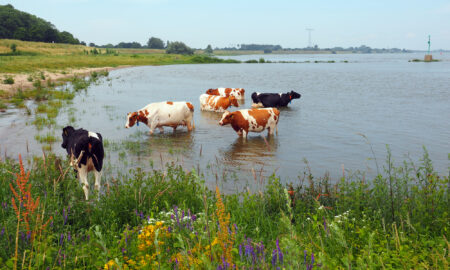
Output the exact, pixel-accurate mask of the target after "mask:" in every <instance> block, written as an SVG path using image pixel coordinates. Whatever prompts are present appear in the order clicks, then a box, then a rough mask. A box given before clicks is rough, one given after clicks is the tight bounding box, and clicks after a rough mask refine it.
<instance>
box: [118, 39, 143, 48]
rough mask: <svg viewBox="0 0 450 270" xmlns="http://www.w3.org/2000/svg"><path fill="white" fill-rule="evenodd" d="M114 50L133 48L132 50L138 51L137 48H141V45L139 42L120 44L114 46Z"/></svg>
mask: <svg viewBox="0 0 450 270" xmlns="http://www.w3.org/2000/svg"><path fill="white" fill-rule="evenodd" d="M114 47H116V48H127V49H130V48H133V49H138V48H142V45H141V44H140V43H139V42H136V41H135V42H120V43H119V44H117V45H116V46H114Z"/></svg>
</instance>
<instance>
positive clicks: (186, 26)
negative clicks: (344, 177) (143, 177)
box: [0, 0, 450, 50]
mask: <svg viewBox="0 0 450 270" xmlns="http://www.w3.org/2000/svg"><path fill="white" fill-rule="evenodd" d="M0 3H1V4H3V5H4V4H12V5H13V6H14V7H15V8H16V9H19V10H22V11H25V12H28V13H31V14H34V15H36V16H38V17H41V18H43V19H45V20H47V21H50V22H52V23H53V24H54V25H55V26H56V27H57V28H58V30H60V31H68V32H70V33H72V34H73V35H74V36H75V37H76V38H78V39H80V40H82V41H85V42H86V43H90V42H94V43H96V44H98V45H103V44H107V43H112V44H117V43H119V42H121V41H125V42H131V41H137V42H140V43H141V44H145V43H146V42H147V41H148V39H149V37H150V36H156V37H159V38H161V39H162V40H164V41H167V40H170V41H183V42H185V43H186V44H187V45H189V46H191V47H194V48H204V47H206V46H207V45H208V44H211V45H212V46H213V47H216V46H217V47H225V46H235V45H236V44H242V43H246V44H248V43H257V44H279V45H281V46H283V47H290V48H294V47H306V46H307V45H308V32H307V31H306V30H305V29H306V28H313V29H314V31H312V35H311V37H312V44H317V45H318V46H319V47H320V48H326V47H334V46H341V47H349V46H360V45H367V46H370V47H375V48H393V47H397V48H406V49H421V50H425V49H426V48H427V43H426V42H427V37H428V35H429V34H430V35H431V42H432V49H440V48H443V49H450V0H431V1H430V0H428V1H424V0H423V1H416V0H389V1H387V0H378V1H361V0H358V1H356V0H351V1H331V0H316V1H301V0H292V1H288V0H277V1H273V0H272V1H268V0H258V1H246V0H241V1H235V0H222V1H215V0H0Z"/></svg>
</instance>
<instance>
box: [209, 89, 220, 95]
mask: <svg viewBox="0 0 450 270" xmlns="http://www.w3.org/2000/svg"><path fill="white" fill-rule="evenodd" d="M206 94H208V95H213V96H218V95H219V89H217V88H216V89H212V88H210V89H208V90H206Z"/></svg>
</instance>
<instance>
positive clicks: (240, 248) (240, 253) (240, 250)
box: [239, 244, 242, 259]
mask: <svg viewBox="0 0 450 270" xmlns="http://www.w3.org/2000/svg"><path fill="white" fill-rule="evenodd" d="M239 256H240V257H241V259H242V244H240V245H239Z"/></svg>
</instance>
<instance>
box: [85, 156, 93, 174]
mask: <svg viewBox="0 0 450 270" xmlns="http://www.w3.org/2000/svg"><path fill="white" fill-rule="evenodd" d="M86 167H87V171H88V172H91V171H93V170H94V169H95V166H94V162H92V158H88V160H87V162H86Z"/></svg>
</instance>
